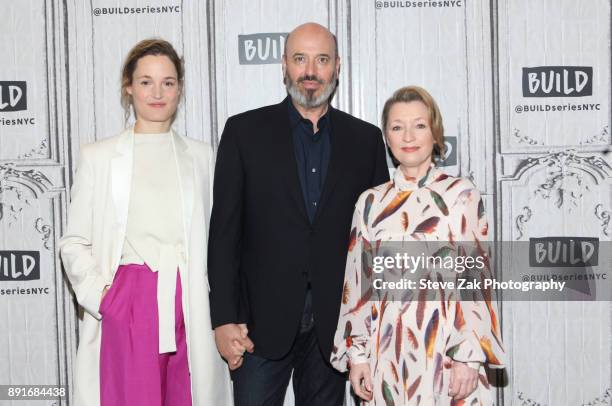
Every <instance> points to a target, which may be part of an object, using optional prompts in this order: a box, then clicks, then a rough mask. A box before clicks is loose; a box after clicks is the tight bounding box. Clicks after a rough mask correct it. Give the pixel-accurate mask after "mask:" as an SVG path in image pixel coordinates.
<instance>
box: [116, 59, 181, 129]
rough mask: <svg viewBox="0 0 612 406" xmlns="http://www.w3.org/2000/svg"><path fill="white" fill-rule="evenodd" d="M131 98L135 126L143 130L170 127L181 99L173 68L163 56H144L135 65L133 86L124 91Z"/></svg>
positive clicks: (169, 61) (170, 62)
mask: <svg viewBox="0 0 612 406" xmlns="http://www.w3.org/2000/svg"><path fill="white" fill-rule="evenodd" d="M126 91H127V92H128V94H130V95H132V102H133V104H134V111H135V112H136V120H137V125H138V126H139V127H141V128H143V129H145V128H156V127H159V125H161V126H163V127H167V128H166V130H167V129H168V128H169V127H170V123H171V121H172V117H173V116H174V113H175V112H176V108H177V106H178V102H179V98H180V95H181V89H180V83H179V81H178V78H177V72H176V68H175V67H174V64H173V63H172V61H171V60H170V58H168V57H167V56H165V55H147V56H143V57H142V58H140V59H139V60H138V62H136V69H135V70H134V74H133V76H132V84H131V85H130V86H128V87H127V88H126Z"/></svg>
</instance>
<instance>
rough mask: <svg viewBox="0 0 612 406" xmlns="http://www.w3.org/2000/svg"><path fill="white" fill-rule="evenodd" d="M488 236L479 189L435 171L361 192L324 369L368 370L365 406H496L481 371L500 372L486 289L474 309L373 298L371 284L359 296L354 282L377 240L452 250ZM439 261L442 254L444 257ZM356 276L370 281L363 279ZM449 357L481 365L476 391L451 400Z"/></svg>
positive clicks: (447, 299)
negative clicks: (369, 391) (439, 244)
mask: <svg viewBox="0 0 612 406" xmlns="http://www.w3.org/2000/svg"><path fill="white" fill-rule="evenodd" d="M487 233H488V226H487V222H486V216H485V213H484V205H483V204H482V200H481V199H480V193H479V192H478V190H477V189H476V187H475V186H474V185H473V184H472V183H471V182H470V181H469V180H467V179H464V178H456V177H452V176H448V175H447V174H445V173H444V172H442V171H440V170H439V169H437V168H435V167H433V166H432V167H431V168H430V170H429V171H428V173H427V175H426V176H425V177H423V178H422V179H420V180H419V181H418V182H417V180H416V179H414V178H406V177H404V175H403V173H402V172H401V171H400V170H399V169H398V170H396V172H395V175H394V179H393V180H392V181H391V182H389V183H385V184H383V185H380V186H378V187H375V188H373V189H370V190H368V191H366V192H364V193H363V194H362V195H361V197H360V198H359V200H358V202H357V205H356V207H355V212H354V215H353V224H352V226H351V236H350V247H349V248H350V251H349V253H348V257H347V264H346V272H345V280H344V290H343V295H342V304H341V309H340V319H339V321H338V330H337V331H336V335H335V338H334V349H333V352H332V354H331V363H332V365H333V366H334V367H335V368H336V369H338V370H340V371H346V370H347V368H348V366H349V363H350V364H359V363H366V362H367V363H369V365H370V369H371V372H372V380H373V386H374V398H373V399H372V401H370V402H364V403H363V404H367V405H370V406H371V405H396V406H399V405H406V406H408V405H409V406H412V405H415V406H433V405H441V406H451V405H457V404H466V405H479V406H490V405H493V404H494V393H493V392H492V390H494V388H492V387H491V386H490V385H489V382H488V381H487V378H486V373H485V369H484V364H488V365H489V367H494V368H502V367H503V363H504V359H505V354H504V349H503V347H502V341H501V335H500V332H499V325H498V323H499V322H498V317H497V305H496V303H495V302H494V301H492V299H491V296H492V295H491V292H483V295H482V297H483V300H482V301H478V302H475V301H458V300H456V295H453V294H452V293H451V294H449V293H448V292H441V293H442V295H441V297H440V299H439V300H425V299H426V298H425V294H424V292H425V291H420V292H418V291H417V292H415V294H414V295H407V294H404V297H402V300H399V299H394V298H390V297H387V296H386V295H385V297H384V298H380V297H379V296H378V292H377V291H375V292H372V290H371V285H370V288H369V289H368V290H367V291H366V293H365V294H362V289H361V283H362V282H364V281H361V280H360V275H362V273H361V263H362V261H363V258H364V256H365V257H367V255H372V251H373V250H375V249H376V247H377V246H379V245H380V243H381V241H396V240H397V241H448V242H449V244H451V245H453V244H455V242H457V241H476V243H478V242H479V241H485V240H487V239H488V236H487ZM440 251H443V249H442V250H440ZM438 254H439V255H441V256H445V255H446V252H438ZM363 277H365V278H366V279H367V278H372V277H373V275H372V273H371V272H369V273H367V274H365V276H363ZM430 279H433V280H440V275H439V274H438V275H437V277H436V276H435V275H430ZM366 282H368V281H366ZM369 283H371V280H370V281H369ZM444 293H446V296H445V295H444ZM347 326H350V330H349V332H348V333H347ZM347 334H348V336H347ZM449 357H450V358H451V359H453V360H456V361H461V362H480V363H481V364H480V365H481V366H480V369H479V382H478V387H477V388H476V390H475V391H474V392H473V393H472V394H471V395H470V396H468V397H467V398H466V399H463V400H461V401H453V400H452V399H451V398H450V397H449V396H448V385H449V379H450V368H449V367H447V366H445V365H446V364H447V362H446V361H444V360H445V359H449Z"/></svg>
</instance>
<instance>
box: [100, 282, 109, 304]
mask: <svg viewBox="0 0 612 406" xmlns="http://www.w3.org/2000/svg"><path fill="white" fill-rule="evenodd" d="M109 289H110V286H109V285H106V286H105V287H104V290H103V291H102V298H101V299H100V303H102V301H103V300H104V296H106V294H107V293H108V290H109Z"/></svg>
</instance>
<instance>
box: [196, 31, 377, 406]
mask: <svg viewBox="0 0 612 406" xmlns="http://www.w3.org/2000/svg"><path fill="white" fill-rule="evenodd" d="M285 44H286V45H285V53H284V55H283V74H284V83H285V86H286V88H287V93H288V97H287V98H286V99H285V100H284V101H283V102H282V103H280V104H277V105H272V106H266V107H262V108H260V109H256V110H251V111H247V112H245V113H242V114H238V115H236V116H233V117H230V118H229V119H228V120H227V123H226V124H225V129H224V131H223V135H222V137H221V143H220V145H219V151H218V155H217V163H216V170H215V179H214V192H213V197H214V204H213V210H212V215H211V224H210V236H209V254H208V277H209V281H210V286H211V293H210V306H211V319H212V324H213V327H214V328H215V337H216V341H217V347H218V348H219V352H220V353H221V355H222V356H223V357H224V358H225V359H226V361H227V362H228V365H229V367H230V369H231V370H232V379H233V381H234V395H235V402H236V405H237V406H255V405H282V404H283V399H284V397H285V392H286V390H287V386H288V383H289V379H290V378H291V374H292V372H293V389H294V392H295V398H296V405H298V406H299V405H316V406H326V405H330V406H331V405H334V406H335V405H341V404H342V402H343V399H344V388H345V376H344V375H343V374H340V373H338V372H337V371H335V370H334V369H333V368H332V367H331V365H330V364H329V362H328V361H329V356H330V353H331V347H332V341H333V336H334V332H335V330H336V323H337V319H338V312H339V309H340V301H341V294H342V281H343V277H344V267H345V263H346V253H347V247H348V241H349V232H350V224H351V219H352V213H353V209H354V205H355V202H356V201H357V198H358V196H359V195H360V194H361V193H362V192H363V191H364V190H366V189H368V188H370V187H372V186H376V185H379V184H381V183H384V182H386V181H388V180H389V173H388V169H387V165H386V157H385V146H384V142H383V138H382V134H381V132H380V130H379V129H378V128H377V127H375V126H373V125H371V124H368V123H366V122H364V121H361V120H359V119H357V118H355V117H352V116H350V115H348V114H346V113H343V112H341V111H339V110H336V109H334V108H333V107H331V106H330V104H329V102H330V99H331V97H332V96H333V93H334V91H335V89H336V86H337V78H338V73H339V70H340V58H339V57H338V50H337V41H336V38H335V37H334V35H333V34H331V33H330V32H329V31H328V30H327V29H326V28H325V27H323V26H321V25H319V24H314V23H308V24H304V25H302V26H299V27H297V28H296V29H295V30H294V31H292V32H291V33H290V34H289V36H288V38H287V41H286V43H285Z"/></svg>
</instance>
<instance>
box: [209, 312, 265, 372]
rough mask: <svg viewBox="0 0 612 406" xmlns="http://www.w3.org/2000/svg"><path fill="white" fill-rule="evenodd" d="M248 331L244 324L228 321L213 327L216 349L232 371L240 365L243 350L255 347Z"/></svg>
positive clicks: (249, 350) (251, 350) (250, 349)
mask: <svg viewBox="0 0 612 406" xmlns="http://www.w3.org/2000/svg"><path fill="white" fill-rule="evenodd" d="M248 333H249V331H248V330H247V327H246V324H235V323H229V324H224V325H222V326H219V327H217V328H216V329H215V342H216V343H217V349H218V350H219V353H220V354H221V356H222V357H223V358H224V359H225V360H226V361H227V364H228V365H229V368H230V369H231V370H232V371H233V370H235V369H238V368H240V366H242V362H243V360H244V358H243V354H244V352H245V351H248V352H253V349H254V348H255V345H254V344H253V341H251V339H250V338H249V336H248Z"/></svg>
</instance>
